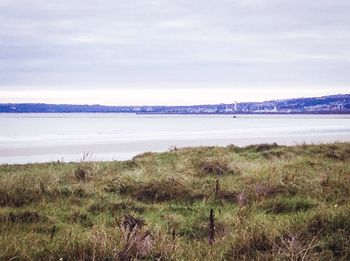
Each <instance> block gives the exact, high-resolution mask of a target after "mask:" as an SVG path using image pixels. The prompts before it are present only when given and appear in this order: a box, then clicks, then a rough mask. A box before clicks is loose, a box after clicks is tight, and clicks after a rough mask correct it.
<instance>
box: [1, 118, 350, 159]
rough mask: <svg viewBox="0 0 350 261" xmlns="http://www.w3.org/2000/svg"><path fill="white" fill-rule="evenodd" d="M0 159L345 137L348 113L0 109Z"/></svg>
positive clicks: (116, 155)
mask: <svg viewBox="0 0 350 261" xmlns="http://www.w3.org/2000/svg"><path fill="white" fill-rule="evenodd" d="M0 122H1V128H0V163H28V162H46V161H57V160H64V161H78V160H80V159H81V158H82V155H83V153H86V152H90V153H92V159H93V160H113V159H116V160H123V159H129V158H131V157H133V156H135V155H136V154H139V153H142V152H145V151H166V150H168V149H169V148H170V147H171V146H177V147H184V146H198V145H228V144H235V145H238V146H244V145H248V144H255V143H265V142H277V143H279V144H288V145H290V144H300V143H303V142H306V143H320V142H333V141H350V115H238V116H237V118H233V117H232V116H228V115H135V114H100V113H79V114H78V113H77V114H75V113H70V114H30V113H28V114H0Z"/></svg>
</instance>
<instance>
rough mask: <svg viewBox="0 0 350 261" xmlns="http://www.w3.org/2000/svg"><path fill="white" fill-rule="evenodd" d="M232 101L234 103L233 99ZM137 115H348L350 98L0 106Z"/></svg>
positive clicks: (9, 110)
mask: <svg viewBox="0 0 350 261" xmlns="http://www.w3.org/2000/svg"><path fill="white" fill-rule="evenodd" d="M233 100H234V99H233ZM73 112H96V113H98V112H99V113H112V112H114V113H138V114H252V113H255V114H264V113H268V114H293V113H325V114H326V113H350V94H338V95H330V96H322V97H312V98H296V99H285V100H271V101H264V102H239V103H238V102H235V101H233V102H232V103H230V104H211V105H210V104H208V105H191V106H104V105H71V104H44V103H6V104H4V103H3V104H0V113H73Z"/></svg>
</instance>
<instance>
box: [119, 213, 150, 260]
mask: <svg viewBox="0 0 350 261" xmlns="http://www.w3.org/2000/svg"><path fill="white" fill-rule="evenodd" d="M145 225H146V222H145V221H144V220H143V219H141V218H135V217H133V216H131V215H125V216H124V217H123V218H122V219H121V220H120V222H119V229H120V231H121V233H122V235H123V237H124V247H123V250H122V251H120V252H119V254H118V258H119V260H121V261H124V260H132V259H134V258H144V257H146V256H148V255H149V254H150V252H151V250H152V248H153V244H154V239H153V236H152V235H151V233H150V232H149V231H148V230H145V229H144V227H145Z"/></svg>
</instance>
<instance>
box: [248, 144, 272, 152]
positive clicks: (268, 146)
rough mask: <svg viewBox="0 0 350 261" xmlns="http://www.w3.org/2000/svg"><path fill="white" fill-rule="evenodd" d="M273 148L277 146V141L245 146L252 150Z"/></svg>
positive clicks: (258, 150) (260, 150)
mask: <svg viewBox="0 0 350 261" xmlns="http://www.w3.org/2000/svg"><path fill="white" fill-rule="evenodd" d="M275 148H278V145H277V143H271V144H269V143H263V144H257V145H249V146H247V147H245V149H248V150H254V151H256V152H263V151H268V150H271V149H275Z"/></svg>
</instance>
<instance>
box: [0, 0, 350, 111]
mask: <svg viewBox="0 0 350 261" xmlns="http://www.w3.org/2000/svg"><path fill="white" fill-rule="evenodd" d="M349 13H350V1H349V0H307V1H305V0H292V1H291V0H269V1H262V0H192V1H188V0H94V1H91V0H60V1H48V0H0V102H1V103H3V102H45V103H77V104H97V103H99V104H107V105H143V104H149V105H154V104H165V105H175V104H199V103H232V102H234V101H261V100H270V99H280V98H292V97H311V96H321V95H327V94H337V93H350V15H349Z"/></svg>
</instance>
